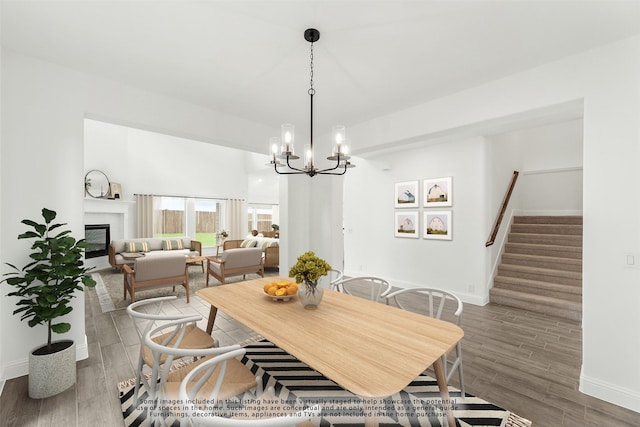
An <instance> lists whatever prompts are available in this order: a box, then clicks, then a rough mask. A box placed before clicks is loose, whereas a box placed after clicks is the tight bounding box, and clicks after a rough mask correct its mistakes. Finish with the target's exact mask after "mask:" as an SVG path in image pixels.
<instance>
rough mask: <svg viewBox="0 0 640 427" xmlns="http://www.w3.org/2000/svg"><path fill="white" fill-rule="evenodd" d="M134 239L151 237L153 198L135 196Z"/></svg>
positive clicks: (141, 195) (140, 195) (142, 195)
mask: <svg viewBox="0 0 640 427" xmlns="http://www.w3.org/2000/svg"><path fill="white" fill-rule="evenodd" d="M136 237H153V196H152V195H150V194H136Z"/></svg>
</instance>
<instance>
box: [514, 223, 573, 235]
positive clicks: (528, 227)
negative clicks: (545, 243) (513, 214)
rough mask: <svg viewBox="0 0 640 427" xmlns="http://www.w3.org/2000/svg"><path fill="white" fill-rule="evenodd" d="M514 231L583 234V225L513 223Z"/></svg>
mask: <svg viewBox="0 0 640 427" xmlns="http://www.w3.org/2000/svg"><path fill="white" fill-rule="evenodd" d="M511 232H512V233H528V234H554V235H567V236H582V225H566V224H513V225H512V226H511Z"/></svg>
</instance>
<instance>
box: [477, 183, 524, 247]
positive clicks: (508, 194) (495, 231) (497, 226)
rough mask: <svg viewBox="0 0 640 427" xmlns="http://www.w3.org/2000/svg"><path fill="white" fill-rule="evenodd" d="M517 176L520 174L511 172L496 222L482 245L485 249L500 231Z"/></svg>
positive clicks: (492, 242) (493, 241) (491, 243)
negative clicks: (509, 181)
mask: <svg viewBox="0 0 640 427" xmlns="http://www.w3.org/2000/svg"><path fill="white" fill-rule="evenodd" d="M519 174H520V172H518V171H513V175H512V176H511V183H510V184H509V187H508V188H507V192H506V193H505V194H504V198H503V199H502V206H501V207H500V210H499V211H498V215H497V216H496V222H495V223H494V224H493V229H492V230H491V235H490V236H489V240H487V242H486V243H485V244H484V245H485V247H489V246H491V245H493V244H494V243H495V241H496V236H497V235H498V230H500V224H502V218H503V217H504V213H505V212H506V211H507V205H508V204H509V199H511V193H513V189H514V187H515V186H516V181H517V180H518V175H519Z"/></svg>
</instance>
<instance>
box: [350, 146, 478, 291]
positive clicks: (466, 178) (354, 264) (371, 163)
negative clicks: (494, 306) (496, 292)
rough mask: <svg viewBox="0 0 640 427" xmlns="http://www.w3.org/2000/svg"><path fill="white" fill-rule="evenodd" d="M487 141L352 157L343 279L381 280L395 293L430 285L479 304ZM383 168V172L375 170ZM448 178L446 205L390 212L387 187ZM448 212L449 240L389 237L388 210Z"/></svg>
mask: <svg viewBox="0 0 640 427" xmlns="http://www.w3.org/2000/svg"><path fill="white" fill-rule="evenodd" d="M486 150H487V143H486V141H485V140H484V138H479V137H478V138H471V139H466V140H461V141H455V142H451V143H447V144H437V145H432V146H428V147H424V148H419V149H412V150H405V151H399V152H397V153H392V154H385V155H384V156H381V157H376V156H371V157H369V158H367V159H366V160H364V159H358V163H357V167H356V168H354V169H352V170H350V171H349V173H348V174H347V176H345V181H344V182H345V190H344V192H345V196H344V224H345V273H346V274H348V275H373V276H379V277H384V278H386V279H387V280H389V281H390V282H391V283H392V284H394V285H397V286H402V287H418V286H435V287H441V288H446V289H449V290H451V291H454V292H456V293H457V294H459V295H460V297H461V298H463V299H464V300H466V301H468V302H473V303H476V304H484V303H486V293H487V292H486V291H485V290H484V285H485V280H484V278H485V276H486V266H487V252H486V251H485V248H484V239H485V238H486V236H485V235H484V234H485V232H486V230H487V226H486V224H487V223H488V218H487V214H486V212H487V206H486V205H487V196H486V191H487V185H486V179H487V165H486V161H485V157H486ZM381 164H384V165H385V168H387V167H388V170H380V167H381V166H380V165H381ZM447 176H451V177H452V178H453V185H452V187H453V191H452V196H453V205H452V206H451V207H439V208H428V209H427V208H424V207H422V206H421V207H419V208H417V209H412V208H408V209H407V208H402V209H395V208H394V194H395V183H397V182H405V181H414V180H419V184H420V192H419V194H420V196H422V195H423V190H422V180H424V179H431V178H441V177H447ZM425 210H437V211H443V210H450V211H451V212H452V221H453V224H452V225H453V227H452V232H453V234H452V236H453V239H452V240H450V241H449V240H425V239H423V238H422V236H420V238H419V239H410V238H397V237H394V223H395V220H394V212H403V211H418V212H419V217H420V218H419V221H420V226H421V228H422V226H423V218H422V213H423V212H424V211H425Z"/></svg>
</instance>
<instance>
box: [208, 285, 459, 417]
mask: <svg viewBox="0 0 640 427" xmlns="http://www.w3.org/2000/svg"><path fill="white" fill-rule="evenodd" d="M291 280H292V279H290V278H287V277H278V276H276V277H273V276H272V277H264V278H259V279H255V280H247V281H243V282H237V283H229V284H226V285H218V286H213V287H207V288H204V289H200V290H198V291H197V292H196V295H197V296H199V297H200V298H202V300H204V301H205V302H207V303H209V304H211V308H210V313H209V319H208V324H207V332H208V333H210V334H211V333H212V332H213V326H214V323H215V319H216V315H217V313H218V311H222V312H224V313H226V314H227V315H228V316H230V317H232V318H234V319H235V320H237V321H238V322H240V323H242V324H243V325H245V326H246V327H248V328H250V329H252V330H253V331H254V332H256V333H257V334H259V335H261V336H262V337H264V338H265V339H267V340H269V341H271V342H272V343H273V344H275V345H276V346H278V347H280V348H281V349H283V350H285V351H286V352H288V353H289V354H291V355H292V356H295V357H296V358H297V359H298V360H300V361H302V362H304V363H306V364H307V365H308V366H309V367H311V368H312V369H314V370H316V371H317V372H319V373H321V374H322V375H324V376H325V377H327V378H329V379H331V380H333V381H334V382H335V383H337V384H338V385H339V386H341V387H342V388H344V389H346V390H348V391H350V392H351V393H353V394H355V395H357V396H358V397H359V398H361V399H362V402H363V405H364V411H363V412H364V414H365V425H366V426H377V425H378V420H377V417H376V410H375V409H376V408H380V406H379V405H380V402H382V401H383V400H384V399H385V398H387V397H389V396H392V395H393V394H395V393H398V392H400V391H401V390H402V389H404V388H405V387H406V386H407V385H409V384H410V383H411V382H412V381H413V380H414V379H415V378H417V377H418V376H419V375H420V374H422V373H423V372H424V371H425V370H426V369H427V368H429V367H430V366H433V369H434V372H435V377H436V381H437V384H438V388H439V391H440V396H441V398H442V400H443V406H444V408H445V411H444V412H443V415H444V417H445V418H446V420H447V422H448V425H450V426H455V425H456V424H455V421H454V417H453V412H452V404H451V399H450V396H449V389H448V386H447V381H446V375H445V370H444V365H443V362H442V356H443V355H445V354H446V353H448V352H449V351H450V350H452V349H453V348H454V346H455V345H456V344H457V343H458V341H460V340H461V339H462V337H463V335H464V332H463V331H462V329H461V328H460V327H459V326H457V325H455V324H453V323H450V322H445V321H442V320H438V319H435V318H432V317H429V316H425V315H421V314H418V313H413V312H410V311H406V310H402V309H400V308H397V307H394V306H390V305H387V304H384V303H380V302H373V301H370V300H367V299H364V298H360V297H357V296H352V295H348V294H345V293H341V292H338V291H334V290H330V289H323V292H324V295H323V299H322V302H321V304H320V306H319V307H318V308H316V309H305V308H304V307H303V306H302V304H301V303H300V302H299V301H298V298H297V296H296V295H292V296H291V298H289V299H288V300H284V299H283V298H279V299H277V298H275V297H273V296H271V295H268V294H267V293H266V292H265V290H264V286H265V284H267V283H270V282H283V281H286V282H290V281H291Z"/></svg>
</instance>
